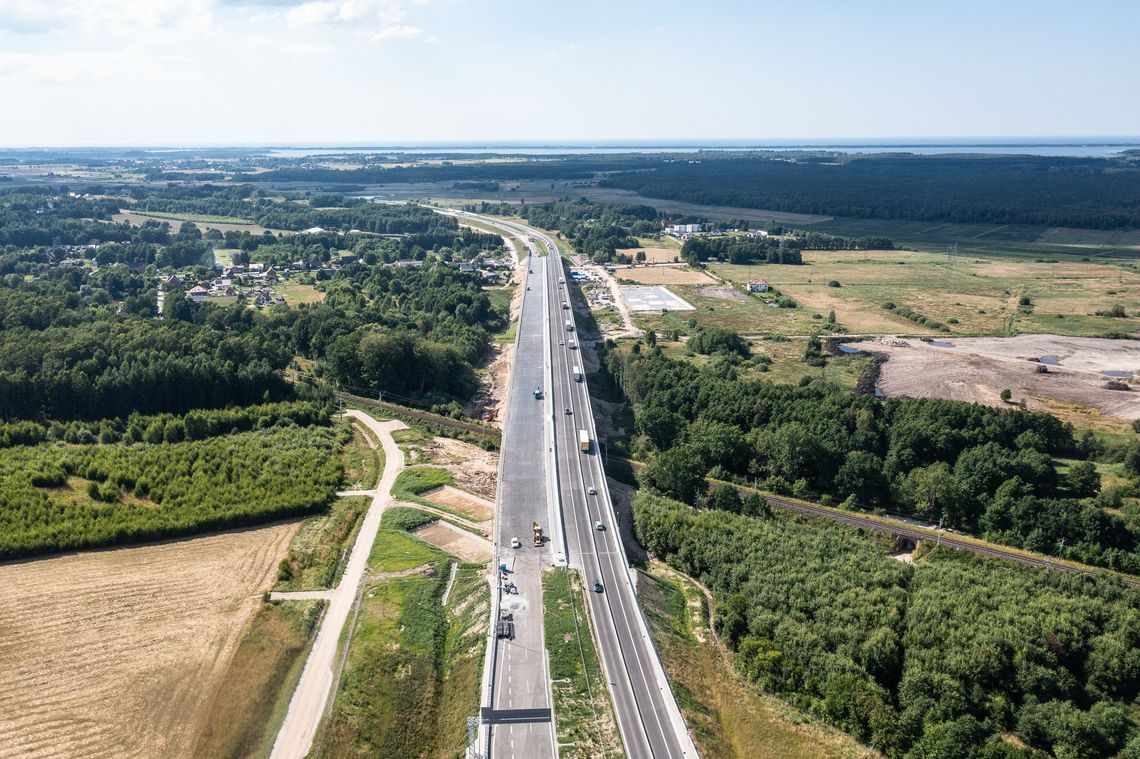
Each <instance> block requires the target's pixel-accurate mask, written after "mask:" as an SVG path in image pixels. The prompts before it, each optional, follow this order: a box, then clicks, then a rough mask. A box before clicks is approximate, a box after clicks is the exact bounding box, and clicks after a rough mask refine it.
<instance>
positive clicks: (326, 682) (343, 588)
mask: <svg viewBox="0 0 1140 759" xmlns="http://www.w3.org/2000/svg"><path fill="white" fill-rule="evenodd" d="M345 416H349V417H352V418H353V419H356V420H357V421H359V422H362V423H363V424H364V425H365V426H366V427H367V428H368V429H369V430H371V431H372V433H373V434H374V435H376V438H377V439H378V440H379V441H380V444H381V445H382V446H383V448H384V473H383V475H382V476H381V477H380V484H379V486H378V487H377V488H376V491H375V494H374V496H373V498H372V505H371V506H369V507H368V512H367V513H366V514H365V515H364V521H363V522H362V523H361V526H360V532H359V533H358V534H357V536H356V542H355V543H353V545H352V553H351V554H350V555H349V558H348V564H347V565H346V566H345V568H344V575H343V576H342V577H341V580H340V584H339V585H337V586H336V588H334V589H333V590H332V591H330V599H329V606H328V610H327V611H326V612H325V616H324V619H323V620H322V622H321V629H320V630H319V631H318V632H317V638H316V640H315V641H314V642H313V648H312V650H311V651H310V652H309V658H308V660H307V661H306V662H305V669H304V671H302V673H301V679H300V681H299V682H298V683H297V689H296V690H295V691H294V692H293V698H292V700H290V702H289V711H288V712H287V713H286V714H285V721H284V722H283V723H282V724H281V730H280V732H278V733H277V740H276V741H275V742H274V743H273V753H272V754H271V755H270V756H271V757H272V759H304V757H305V756H306V755H307V754H308V753H309V750H310V749H311V748H312V746H313V737H314V736H315V735H316V733H317V727H319V726H320V722H321V717H322V715H323V714H324V710H325V704H326V703H327V702H328V699H329V696H330V695H331V694H332V692H333V687H334V685H335V683H334V682H333V666H334V664H335V662H336V654H337V643H338V642H339V640H340V634H341V631H342V630H343V629H344V623H345V622H346V621H347V619H348V616H349V614H350V613H351V612H352V607H353V603H354V601H355V599H356V595H357V589H358V588H359V587H360V583H361V582H363V580H364V572H365V570H366V569H367V567H368V555H369V554H370V553H372V544H373V543H374V542H375V540H376V531H377V530H378V529H379V528H380V518H381V517H382V516H383V514H384V511H385V510H386V509H388V507H389V506H391V505H392V504H393V500H392V484H393V483H395V481H396V477H397V476H398V475H399V474H400V472H401V471H403V469H404V453H403V451H401V450H400V447H399V446H398V445H396V441H395V440H393V439H392V432H393V431H394V430H402V429H406V428H407V425H405V424H404V423H403V422H400V421H389V422H378V421H376V420H375V419H373V418H372V417H371V416H369V415H368V414H366V413H364V412H363V411H357V410H356V409H349V410H348V411H346V412H345Z"/></svg>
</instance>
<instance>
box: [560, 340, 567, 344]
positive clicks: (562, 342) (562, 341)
mask: <svg viewBox="0 0 1140 759" xmlns="http://www.w3.org/2000/svg"><path fill="white" fill-rule="evenodd" d="M558 344H559V345H565V344H566V342H565V341H564V340H559V341H558Z"/></svg>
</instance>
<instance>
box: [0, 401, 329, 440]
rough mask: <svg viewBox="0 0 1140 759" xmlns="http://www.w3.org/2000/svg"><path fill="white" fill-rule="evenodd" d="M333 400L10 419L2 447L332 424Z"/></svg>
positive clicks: (0, 434) (1, 434) (1, 426)
mask: <svg viewBox="0 0 1140 759" xmlns="http://www.w3.org/2000/svg"><path fill="white" fill-rule="evenodd" d="M330 414H331V411H330V409H329V407H328V406H325V405H322V404H318V403H313V402H311V401H293V402H287V403H263V404H258V405H254V406H233V407H230V408H222V409H195V410H194V411H191V412H189V413H187V414H185V415H184V416H178V415H175V414H155V415H151V416H146V415H143V414H138V413H135V414H131V415H130V416H129V417H127V418H126V419H100V420H98V421H96V422H81V421H72V422H61V421H52V422H32V421H23V422H6V423H0V448H10V447H12V446H17V445H39V444H40V443H43V442H58V443H75V444H83V445H90V444H93V443H101V444H103V445H110V444H114V443H120V442H127V443H181V442H182V441H184V440H204V439H206V438H208V437H217V436H218V435H228V434H231V433H234V432H247V431H249V430H253V429H259V430H260V429H266V428H268V427H273V426H276V425H281V424H284V425H286V426H288V425H298V426H301V427H309V426H312V425H320V426H326V425H328V423H329V419H330Z"/></svg>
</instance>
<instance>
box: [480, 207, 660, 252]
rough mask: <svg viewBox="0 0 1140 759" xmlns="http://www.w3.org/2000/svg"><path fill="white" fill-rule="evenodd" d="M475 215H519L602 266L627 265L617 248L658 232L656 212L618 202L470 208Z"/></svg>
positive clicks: (627, 245)
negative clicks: (562, 237) (559, 235)
mask: <svg viewBox="0 0 1140 759" xmlns="http://www.w3.org/2000/svg"><path fill="white" fill-rule="evenodd" d="M470 208H471V210H474V211H477V212H478V213H491V214H500V215H505V216H515V215H518V216H522V217H523V218H525V219H526V220H527V221H528V222H529V223H531V224H533V225H534V226H536V227H539V228H541V229H556V230H558V231H559V232H562V234H564V235H565V236H566V239H567V240H569V242H570V244H571V245H573V246H574V250H576V251H577V252H578V253H581V254H582V255H585V256H588V257H590V258H591V259H592V260H593V261H596V262H599V263H604V262H609V261H618V262H619V263H630V261H629V259H628V257H622V256H619V255H617V253H616V251H617V249H618V248H636V247H638V241H637V236H638V235H656V234H659V233H660V232H661V222H660V221H659V219H658V213H657V209H655V208H652V207H650V206H640V205H628V204H621V203H591V202H589V201H587V200H584V199H583V200H560V201H557V202H554V203H546V204H543V205H522V206H518V205H510V204H502V205H493V204H490V203H482V204H480V205H478V206H472V207H470Z"/></svg>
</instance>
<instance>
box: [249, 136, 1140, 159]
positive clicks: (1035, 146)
mask: <svg viewBox="0 0 1140 759" xmlns="http://www.w3.org/2000/svg"><path fill="white" fill-rule="evenodd" d="M758 150H771V151H779V152H790V151H797V150H813V151H818V150H827V151H833V152H836V153H916V154H920V155H939V154H947V153H952V154H964V153H973V154H984V155H1034V156H1061V157H1066V158H1105V157H1108V156H1111V155H1115V154H1117V153H1120V152H1122V151H1125V150H1140V140H1134V141H1128V142H1115V141H1093V140H1090V141H1087V142H1023V143H1019V142H974V143H970V142H953V143H932V142H914V143H906V142H899V143H889V142H883V143H877V142H871V143H857V142H845V143H839V142H837V143H822V142H811V143H802V144H791V143H773V144H763V143H756V144H749V145H745V144H719V145H718V144H716V143H680V144H677V145H667V144H665V145H649V144H646V145H636V144H632V143H631V144H621V145H614V144H608V145H607V144H603V145H597V146H591V145H523V144H504V145H494V144H485V145H423V146H417V145H398V146H375V147H344V148H336V147H331V148H330V147H288V148H270V149H268V150H267V151H266V153H267V155H270V156H273V157H276V158H303V157H305V156H328V155H363V154H370V153H391V154H398V155H403V154H409V153H412V154H419V155H458V154H465V155H495V154H498V155H533V156H540V155H615V154H620V153H642V154H652V153H699V152H702V151H722V152H743V151H758Z"/></svg>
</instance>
